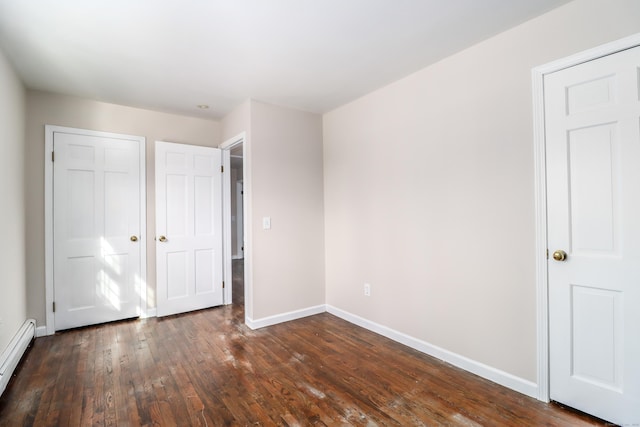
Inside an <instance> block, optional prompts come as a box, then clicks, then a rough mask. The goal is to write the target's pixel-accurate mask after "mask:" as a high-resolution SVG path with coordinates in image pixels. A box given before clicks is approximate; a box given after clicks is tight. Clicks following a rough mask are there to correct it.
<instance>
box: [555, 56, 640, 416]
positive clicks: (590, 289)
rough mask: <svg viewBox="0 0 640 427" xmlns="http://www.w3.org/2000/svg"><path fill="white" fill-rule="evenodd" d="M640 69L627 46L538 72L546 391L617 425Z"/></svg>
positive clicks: (639, 267) (637, 224) (635, 228)
mask: <svg viewBox="0 0 640 427" xmlns="http://www.w3.org/2000/svg"><path fill="white" fill-rule="evenodd" d="M639 70H640V47H636V48H634V49H630V50H626V51H623V52H620V53H617V54H614V55H610V56H606V57H603V58H600V59H596V60H593V61H590V62H587V63H584V64H581V65H577V66H574V67H571V68H568V69H565V70H562V71H558V72H556V73H552V74H549V75H547V76H545V79H544V88H545V89H544V90H545V92H544V95H545V126H546V146H547V197H548V242H549V262H548V274H549V325H550V326H549V327H550V330H549V334H550V396H551V399H553V400H556V401H559V402H562V403H565V404H567V405H569V406H572V407H574V408H577V409H580V410H582V411H585V412H587V413H590V414H593V415H595V416H597V417H600V418H603V419H605V420H608V421H611V422H614V423H617V424H621V425H639V424H640V88H639V87H638V86H639V79H640V71H639ZM556 251H558V252H556ZM559 251H564V252H565V253H566V258H565V259H564V260H563V259H562V258H563V257H564V254H563V253H562V252H559ZM554 255H555V257H557V258H558V259H554Z"/></svg>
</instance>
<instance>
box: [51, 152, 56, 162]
mask: <svg viewBox="0 0 640 427" xmlns="http://www.w3.org/2000/svg"><path fill="white" fill-rule="evenodd" d="M51 161H52V162H55V161H56V152H55V151H52V152H51Z"/></svg>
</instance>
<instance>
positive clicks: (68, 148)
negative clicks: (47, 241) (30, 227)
mask: <svg viewBox="0 0 640 427" xmlns="http://www.w3.org/2000/svg"><path fill="white" fill-rule="evenodd" d="M82 132H85V133H82ZM53 150H54V155H55V161H54V162H53V242H54V243H53V260H54V268H53V277H54V282H53V291H54V304H55V313H54V318H55V328H56V329H57V330H60V329H68V328H74V327H78V326H85V325H90V324H96V323H102V322H109V321H114V320H119V319H126V318H130V317H136V316H139V315H140V310H141V289H140V286H141V280H140V272H141V269H142V257H141V253H142V248H141V245H142V244H143V240H142V238H141V232H142V230H143V222H144V219H143V218H142V215H141V212H143V210H142V208H141V199H142V198H141V183H143V182H144V181H143V178H142V176H141V170H140V164H141V156H142V154H141V153H144V139H143V138H139V137H127V136H124V135H114V134H103V133H98V132H90V131H79V130H77V131H75V130H72V131H69V132H64V131H58V132H54V134H53ZM142 185H144V184H142Z"/></svg>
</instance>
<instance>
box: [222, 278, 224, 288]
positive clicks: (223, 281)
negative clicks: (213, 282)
mask: <svg viewBox="0 0 640 427" xmlns="http://www.w3.org/2000/svg"><path fill="white" fill-rule="evenodd" d="M222 289H224V280H223V281H222Z"/></svg>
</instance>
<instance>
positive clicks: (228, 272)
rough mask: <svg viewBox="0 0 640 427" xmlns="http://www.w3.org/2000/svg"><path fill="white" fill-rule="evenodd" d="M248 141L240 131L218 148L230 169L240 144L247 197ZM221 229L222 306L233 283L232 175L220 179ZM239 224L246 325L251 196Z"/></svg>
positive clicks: (249, 302)
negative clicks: (241, 223) (232, 158)
mask: <svg viewBox="0 0 640 427" xmlns="http://www.w3.org/2000/svg"><path fill="white" fill-rule="evenodd" d="M248 142H249V141H248V139H247V134H246V132H242V133H240V134H238V135H236V136H234V137H232V138H229V139H227V140H226V141H224V142H223V143H221V144H220V145H219V146H218V148H220V149H221V150H222V162H223V164H224V167H225V168H227V170H229V169H228V168H230V167H231V149H233V148H234V147H237V146H238V145H241V144H242V145H243V155H242V157H243V159H242V162H243V165H242V183H243V189H244V194H245V196H246V195H249V196H250V194H251V193H250V173H249V172H250V171H249V166H250V165H249V161H250V159H249V156H248V148H249V147H248ZM222 179H223V182H222V209H223V212H222V221H223V223H222V228H223V235H224V282H225V284H228V286H225V297H224V301H225V302H224V303H225V304H231V302H232V288H233V286H232V284H233V266H232V261H233V259H232V258H233V254H232V249H231V248H232V242H231V239H232V233H231V191H232V189H231V174H230V173H228V174H225V176H224V177H223V178H222ZM242 211H243V212H242V221H243V228H244V304H245V307H244V317H245V323H246V322H247V318H250V315H251V314H252V313H253V298H252V296H253V293H252V289H253V288H252V283H251V271H252V270H251V266H252V256H251V227H250V225H249V224H250V223H251V222H250V218H251V197H245V198H244V201H243V209H242Z"/></svg>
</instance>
